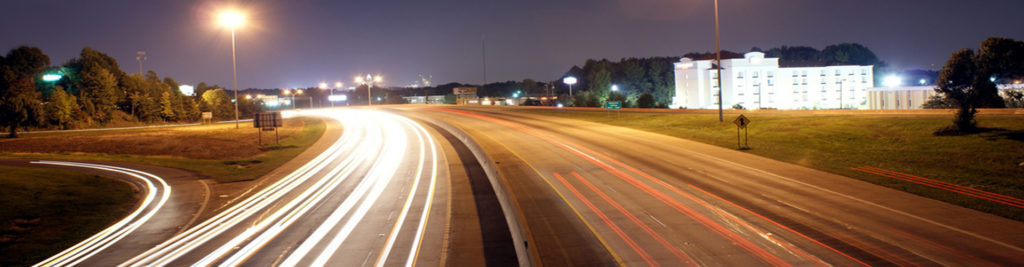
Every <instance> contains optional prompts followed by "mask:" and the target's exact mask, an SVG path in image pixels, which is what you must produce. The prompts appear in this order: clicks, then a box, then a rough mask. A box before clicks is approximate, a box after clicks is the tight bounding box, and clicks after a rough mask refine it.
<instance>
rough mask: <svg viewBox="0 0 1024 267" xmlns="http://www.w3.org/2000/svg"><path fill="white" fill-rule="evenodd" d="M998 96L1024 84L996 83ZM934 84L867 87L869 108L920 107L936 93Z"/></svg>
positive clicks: (1020, 87) (1022, 87)
mask: <svg viewBox="0 0 1024 267" xmlns="http://www.w3.org/2000/svg"><path fill="white" fill-rule="evenodd" d="M996 88H997V89H998V90H999V96H1002V97H1003V98H1006V97H1008V94H1007V93H1008V92H1009V91H1011V90H1017V91H1021V90H1024V84H1019V83H1014V84H998V85H996ZM938 94H939V92H937V91H935V86H933V85H927V86H896V87H875V88H870V89H868V108H869V109H921V105H924V103H925V102H928V99H929V98H931V97H932V96H936V95H938Z"/></svg>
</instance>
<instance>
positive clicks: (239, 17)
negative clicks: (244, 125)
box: [219, 10, 245, 129]
mask: <svg viewBox="0 0 1024 267" xmlns="http://www.w3.org/2000/svg"><path fill="white" fill-rule="evenodd" d="M219 20H220V25H221V26H224V27H229V28H231V82H232V84H233V85H234V86H235V97H234V99H238V68H237V67H236V63H235V28H238V27H240V26H242V24H243V23H245V15H243V14H242V13H239V12H238V11H234V10H227V11H222V12H221V13H220V17H219ZM234 102H235V129H238V101H234Z"/></svg>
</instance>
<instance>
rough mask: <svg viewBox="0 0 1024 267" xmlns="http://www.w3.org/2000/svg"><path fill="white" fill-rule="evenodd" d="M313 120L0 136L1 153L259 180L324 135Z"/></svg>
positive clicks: (223, 178)
mask: <svg viewBox="0 0 1024 267" xmlns="http://www.w3.org/2000/svg"><path fill="white" fill-rule="evenodd" d="M324 129H325V125H324V122H323V121H322V120H320V119H316V118H308V117H300V118H295V119H286V120H285V125H284V127H282V128H280V129H279V134H280V137H281V139H280V144H274V143H273V142H274V132H263V145H258V144H257V134H258V132H257V129H254V128H252V124H251V123H243V125H242V128H241V129H235V125H234V124H212V125H200V126H184V127H173V128H155V129H131V130H111V131H97V132H71V133H56V134H53V133H51V134H41V135H26V136H25V137H21V138H14V139H3V140H0V157H9V158H34V159H57V160H92V161H124V162H137V163H145V164H152V165H160V166H167V167H173V168H179V169H185V170H191V171H195V172H197V173H199V174H200V175H203V176H206V177H209V178H212V179H214V180H216V181H218V182H234V181H246V180H252V179H256V178H259V177H260V176H263V175H265V174H267V173H269V172H270V171H271V170H273V169H275V168H277V167H279V166H281V165H282V164H284V163H285V162H287V161H288V160H291V159H292V158H294V157H295V156H296V155H298V154H299V153H302V151H305V150H306V148H308V147H309V146H310V145H312V144H313V143H315V142H316V140H317V139H319V138H320V136H321V135H322V134H323V132H324Z"/></svg>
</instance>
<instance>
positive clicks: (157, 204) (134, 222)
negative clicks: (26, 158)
mask: <svg viewBox="0 0 1024 267" xmlns="http://www.w3.org/2000/svg"><path fill="white" fill-rule="evenodd" d="M32 163H34V164H47V165H59V166H71V167H80V168H92V169H98V170H104V171H109V172H116V173H121V174H125V175H128V176H131V177H132V178H135V179H138V180H139V181H142V182H143V183H144V184H145V185H146V187H145V190H146V197H145V198H143V201H142V204H141V205H139V207H138V208H136V209H135V211H132V213H130V214H128V216H126V217H125V218H124V219H121V220H120V221H118V222H117V223H115V224H114V225H111V226H110V227H107V228H106V229H104V230H103V231H100V232H99V233H97V234H95V235H93V236H91V237H89V238H88V239H86V240H85V241H82V242H80V243H78V244H76V245H74V246H72V247H71V248H68V249H66V250H64V251H62V252H60V253H58V254H57V255H54V256H52V257H50V258H47V259H46V260H43V261H42V262H39V263H37V264H36V265H33V266H72V265H76V264H79V263H81V262H82V261H85V260H87V259H89V257H92V256H93V255H96V254H97V253H99V252H100V251H103V250H104V249H106V248H107V247H109V246H111V245H113V244H114V243H116V242H117V241H119V240H121V239H122V238H124V237H125V236H127V235H128V234H131V233H132V232H133V231H135V229H137V228H139V227H140V226H141V225H142V224H144V223H146V222H147V221H149V219H150V218H152V217H153V216H154V215H156V213H157V212H159V211H160V208H161V207H163V205H164V204H165V203H167V200H168V199H169V198H170V197H171V186H169V185H167V183H166V182H165V181H164V180H163V179H161V178H160V177H158V176H156V175H153V174H150V173H148V172H144V171H139V170H133V169H128V168H122V167H116V166H108V165H100V164H89V163H77V162H63V161H46V160H41V161H33V162H32ZM154 182H155V183H154ZM143 213H144V214H143Z"/></svg>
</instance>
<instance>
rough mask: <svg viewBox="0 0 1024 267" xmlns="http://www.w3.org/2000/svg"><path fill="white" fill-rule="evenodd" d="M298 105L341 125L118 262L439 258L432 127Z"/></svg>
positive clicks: (440, 194) (440, 178) (440, 182)
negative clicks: (208, 213)
mask: <svg viewBox="0 0 1024 267" xmlns="http://www.w3.org/2000/svg"><path fill="white" fill-rule="evenodd" d="M303 113H304V114H299V115H308V116H322V117H325V118H328V119H330V120H336V121H338V122H340V127H342V128H343V130H344V132H343V134H342V135H341V137H340V138H338V140H337V141H335V142H333V144H331V145H330V147H329V148H328V149H327V150H326V151H325V152H323V153H322V154H320V155H319V156H317V157H316V158H314V159H312V160H310V161H309V162H308V163H306V164H305V165H303V166H302V167H301V168H298V169H297V170H296V171H294V172H292V173H290V174H288V175H287V176H285V177H283V178H281V179H279V180H277V181H276V182H274V183H272V184H270V185H267V186H265V187H262V188H260V189H259V190H257V191H255V192H253V193H251V194H250V195H248V196H247V197H246V198H245V199H244V200H240V201H239V202H238V203H235V204H233V205H232V206H231V207H230V208H227V209H225V210H223V211H222V212H220V213H218V214H217V215H215V216H213V217H211V218H210V219H208V220H206V221H203V222H201V223H199V224H197V225H196V226H195V227H191V228H189V229H188V230H187V231H184V232H183V233H181V234H179V235H176V236H174V237H173V238H170V239H169V240H167V241H165V242H163V243H161V244H159V245H157V246H155V247H153V248H152V249H149V250H148V251H145V252H143V253H141V254H139V255H138V256H136V257H134V258H131V259H130V260H127V261H125V262H123V263H121V264H120V266H183V265H196V266H214V265H216V266H241V265H246V266H267V265H274V266H278V265H282V266H323V265H331V266H364V265H365V266H370V265H372V266H384V265H406V266H408V265H414V264H419V265H425V266H430V265H437V264H439V262H440V261H441V260H443V259H442V255H444V253H442V252H441V251H442V247H443V245H444V237H445V223H446V220H445V218H446V212H447V210H446V209H445V207H447V205H448V203H447V190H448V189H447V184H448V183H447V180H446V179H447V178H446V177H448V170H447V164H446V160H445V158H444V156H443V154H441V152H440V151H439V147H438V145H437V142H436V141H435V140H434V137H433V136H432V134H431V133H430V132H429V131H427V130H426V129H424V128H423V127H422V126H420V125H418V124H416V123H415V122H413V121H411V120H409V119H406V118H403V117H400V116H396V115H393V114H389V113H385V112H381V111H374V110H357V109H345V110H341V109H338V110H320V111H306V112H303Z"/></svg>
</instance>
